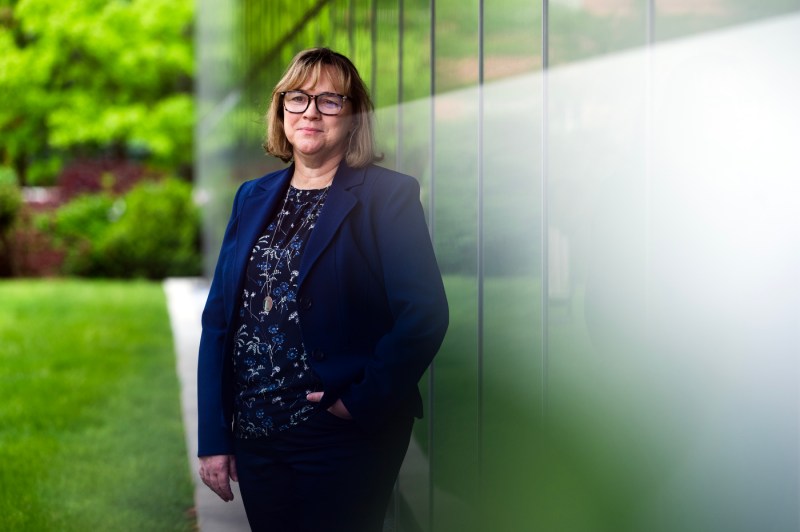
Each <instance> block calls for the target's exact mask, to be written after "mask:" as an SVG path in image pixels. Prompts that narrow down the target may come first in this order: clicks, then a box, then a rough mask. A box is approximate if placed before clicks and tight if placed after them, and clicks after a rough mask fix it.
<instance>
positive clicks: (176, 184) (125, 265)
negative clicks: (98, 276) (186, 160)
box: [97, 179, 202, 279]
mask: <svg viewBox="0 0 800 532" xmlns="http://www.w3.org/2000/svg"><path fill="white" fill-rule="evenodd" d="M123 201H124V204H123V206H122V209H121V214H120V216H119V218H118V219H117V220H116V221H115V222H114V223H113V224H111V226H110V227H109V229H108V231H107V232H105V234H104V235H103V236H102V238H101V239H100V240H99V242H98V247H97V251H98V253H99V255H100V263H101V264H102V268H103V271H104V273H105V274H107V275H109V276H112V277H147V278H151V279H161V278H164V277H167V276H184V275H197V274H199V273H200V270H201V264H202V263H201V256H200V211H199V209H198V208H197V206H196V205H195V204H194V201H193V200H192V187H191V185H189V184H188V183H185V182H183V181H179V180H177V179H166V180H164V181H161V182H142V183H140V184H139V185H137V186H136V187H134V188H133V189H132V190H131V191H130V192H129V193H128V194H127V195H125V196H124V198H123Z"/></svg>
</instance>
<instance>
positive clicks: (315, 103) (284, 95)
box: [279, 90, 349, 116]
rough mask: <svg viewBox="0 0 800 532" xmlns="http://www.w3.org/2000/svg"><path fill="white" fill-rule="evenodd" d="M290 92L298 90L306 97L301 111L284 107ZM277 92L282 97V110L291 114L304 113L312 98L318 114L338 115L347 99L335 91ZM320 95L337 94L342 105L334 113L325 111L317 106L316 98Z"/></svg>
mask: <svg viewBox="0 0 800 532" xmlns="http://www.w3.org/2000/svg"><path fill="white" fill-rule="evenodd" d="M290 92H298V93H300V94H303V95H304V96H306V97H308V101H307V102H306V106H305V108H304V109H303V110H302V111H290V110H289V109H287V108H286V95H287V94H289V93H290ZM279 94H280V95H281V98H282V99H283V110H284V111H286V112H287V113H292V114H293V115H299V114H302V113H305V112H306V111H307V110H308V106H309V105H311V100H314V107H316V108H317V111H319V114H321V115H325V116H338V115H339V114H340V113H341V112H342V109H344V104H345V103H347V100H348V99H349V98H348V97H347V96H345V95H344V94H336V93H335V92H320V93H319V94H308V93H307V92H303V91H298V90H294V91H284V92H281V93H279ZM320 96H338V97H339V98H341V99H342V107H341V108H340V109H339V111H337V112H336V113H326V112H324V111H323V110H322V109H320V108H319V101H318V100H317V98H319V97H320Z"/></svg>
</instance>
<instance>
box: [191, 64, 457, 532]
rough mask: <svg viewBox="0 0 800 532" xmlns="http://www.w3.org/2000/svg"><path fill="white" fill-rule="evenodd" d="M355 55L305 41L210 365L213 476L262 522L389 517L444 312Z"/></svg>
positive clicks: (241, 240)
mask: <svg viewBox="0 0 800 532" xmlns="http://www.w3.org/2000/svg"><path fill="white" fill-rule="evenodd" d="M372 110H373V108H372V102H371V100H370V98H369V94H368V93H367V90H366V86H365V85H364V82H363V80H362V79H361V78H360V76H359V74H358V72H357V70H356V68H355V66H353V64H352V63H351V62H350V60H349V59H347V58H346V57H344V56H343V55H341V54H338V53H335V52H333V51H331V50H329V49H326V48H316V49H311V50H306V51H303V52H301V53H299V54H298V55H297V56H295V58H294V59H293V60H292V62H291V64H290V65H289V67H288V69H287V71H286V73H285V74H284V76H283V78H282V79H281V80H280V81H279V82H278V84H277V86H276V87H275V89H274V90H273V92H272V100H271V103H270V107H269V111H268V113H267V140H266V142H265V145H264V147H265V149H266V151H267V152H268V153H270V154H272V155H275V156H277V157H279V158H281V159H282V160H283V161H284V162H290V161H291V162H292V164H291V165H290V166H289V167H288V168H286V169H284V170H281V171H278V172H274V173H271V174H268V175H266V176H264V177H262V178H260V179H256V180H253V181H249V182H247V183H245V184H243V185H242V186H241V188H240V189H239V191H238V192H237V194H236V197H235V199H234V205H233V213H232V215H231V218H230V221H229V223H228V227H227V229H226V231H225V236H224V239H223V243H222V249H221V252H220V255H219V260H218V263H217V267H216V271H215V273H214V279H213V281H212V284H211V289H210V293H209V296H208V301H207V302H206V307H205V310H204V312H203V334H202V337H201V342H200V358H199V367H198V395H199V401H198V409H199V453H198V454H199V456H200V475H201V478H202V479H203V481H204V482H205V483H206V484H207V485H208V486H209V487H210V488H211V489H212V490H214V491H215V492H216V493H217V494H218V495H219V496H220V497H221V498H222V499H223V500H226V501H228V500H231V499H232V498H233V495H232V493H231V490H230V483H229V479H232V480H235V481H238V482H239V485H240V488H241V492H242V499H243V502H244V506H245V510H246V512H247V517H248V520H249V522H250V526H251V528H252V529H253V530H269V531H276V532H280V531H290V530H291V531H312V530H313V531H314V532H321V531H326V532H331V531H337V530H341V531H343V532H345V531H346V532H359V531H379V530H381V529H382V523H383V515H384V513H385V510H386V504H387V502H388V499H389V496H390V494H391V489H392V486H393V484H394V480H395V478H396V477H397V473H398V470H399V468H400V465H401V463H402V460H403V457H404V455H405V452H406V449H407V447H408V442H409V439H410V435H411V427H412V424H413V418H414V417H415V416H416V417H420V416H421V415H422V401H421V398H420V394H419V391H418V389H417V382H418V381H419V379H420V377H421V376H422V374H423V373H424V372H425V370H426V368H427V367H428V365H429V364H430V362H431V360H432V358H433V356H434V355H435V354H436V351H437V350H438V349H439V346H440V344H441V341H442V338H443V337H444V333H445V330H446V329H447V320H448V309H447V301H446V299H445V293H444V288H443V286H442V281H441V275H440V273H439V270H438V267H437V265H436V260H435V257H434V254H433V249H432V246H431V242H430V238H429V236H428V232H427V228H426V226H425V220H424V217H423V211H422V208H421V205H420V202H419V186H418V184H417V182H416V180H414V179H413V178H411V177H409V176H405V175H402V174H399V173H397V172H393V171H390V170H386V169H384V168H380V167H378V166H375V165H374V164H373V163H374V162H375V161H376V159H377V157H376V155H375V149H374V144H373V127H372Z"/></svg>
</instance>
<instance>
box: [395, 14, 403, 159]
mask: <svg viewBox="0 0 800 532" xmlns="http://www.w3.org/2000/svg"><path fill="white" fill-rule="evenodd" d="M397 18H398V24H397V42H398V46H397V148H396V151H395V161H396V162H395V166H396V167H397V169H398V170H399V171H401V172H402V171H403V100H404V99H405V98H404V94H403V82H404V81H403V39H404V37H405V2H404V0H397Z"/></svg>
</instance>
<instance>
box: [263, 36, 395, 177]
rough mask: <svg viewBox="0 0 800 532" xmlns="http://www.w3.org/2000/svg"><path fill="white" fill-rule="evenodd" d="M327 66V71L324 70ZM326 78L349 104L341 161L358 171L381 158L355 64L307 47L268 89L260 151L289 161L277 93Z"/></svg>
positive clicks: (368, 102) (369, 103)
mask: <svg viewBox="0 0 800 532" xmlns="http://www.w3.org/2000/svg"><path fill="white" fill-rule="evenodd" d="M326 67H327V69H326ZM323 69H325V72H326V73H327V74H328V75H329V76H330V78H331V83H333V86H334V87H335V88H336V90H337V91H339V92H340V93H341V94H344V95H345V96H347V101H348V102H350V105H352V113H353V123H354V128H353V131H352V132H351V134H350V135H351V138H350V141H349V143H348V145H347V152H346V153H345V161H346V162H347V164H348V165H349V166H352V167H354V168H362V167H364V166H367V165H368V164H371V163H373V162H375V161H378V160H380V159H381V157H380V156H379V155H377V154H376V153H375V139H374V127H373V124H372V121H373V110H374V106H373V104H372V99H371V98H370V97H369V92H368V91H367V87H366V85H365V84H364V80H362V79H361V76H359V74H358V70H356V67H355V65H353V63H352V62H351V61H350V60H349V59H348V58H347V57H345V56H343V55H342V54H340V53H337V52H334V51H333V50H331V49H329V48H311V49H308V50H303V51H302V52H300V53H298V54H297V55H296V56H294V59H292V62H291V63H289V66H288V68H287V69H286V72H285V73H284V74H283V77H282V78H281V79H280V81H278V83H277V85H275V88H274V89H273V90H272V96H271V99H270V104H269V108H268V109H267V115H266V122H267V136H266V140H265V142H264V150H265V151H266V152H267V153H268V154H270V155H274V156H275V157H278V158H279V159H281V160H282V161H283V162H289V161H291V160H292V158H293V150H292V145H291V144H290V143H289V140H288V139H287V138H286V134H285V132H284V130H283V113H284V110H283V105H282V100H283V99H282V97H281V94H280V93H281V92H286V91H289V90H296V89H298V88H300V87H301V86H303V85H304V84H305V83H306V82H309V81H310V82H311V83H312V85H313V84H316V83H317V82H318V81H319V79H320V78H321V77H322V75H323Z"/></svg>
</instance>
